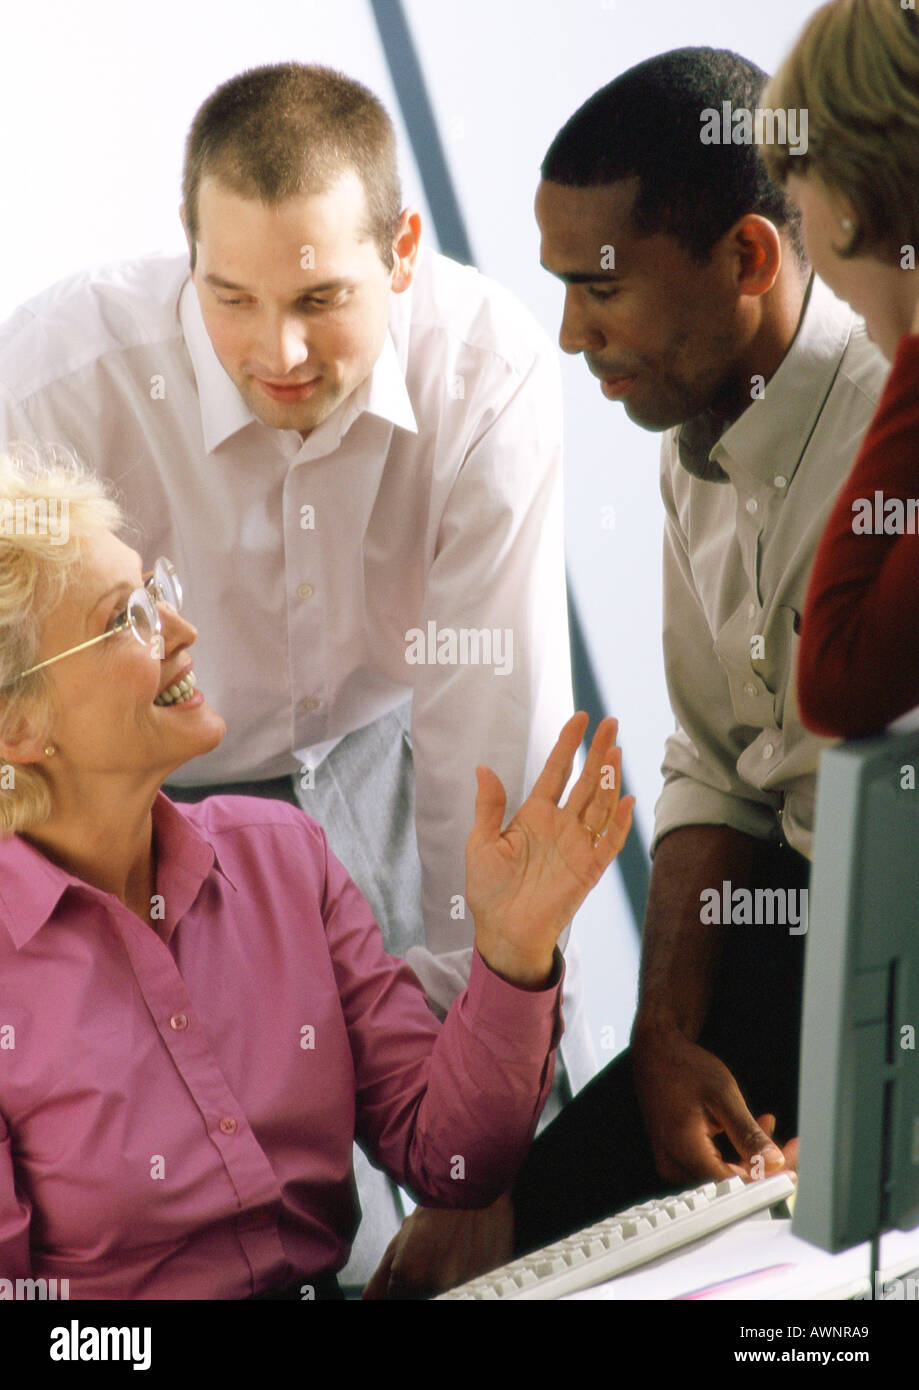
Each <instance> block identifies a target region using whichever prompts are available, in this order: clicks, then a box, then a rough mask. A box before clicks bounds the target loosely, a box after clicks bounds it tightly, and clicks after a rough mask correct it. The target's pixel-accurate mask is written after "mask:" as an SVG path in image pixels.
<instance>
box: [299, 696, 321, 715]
mask: <svg viewBox="0 0 919 1390" xmlns="http://www.w3.org/2000/svg"><path fill="white" fill-rule="evenodd" d="M300 708H301V709H304V710H306V712H307V714H312V713H313V711H314V710H317V709H318V708H319V701H318V700H314V699H313V697H312V695H308V696H307V698H306V699H305V700H301V701H300Z"/></svg>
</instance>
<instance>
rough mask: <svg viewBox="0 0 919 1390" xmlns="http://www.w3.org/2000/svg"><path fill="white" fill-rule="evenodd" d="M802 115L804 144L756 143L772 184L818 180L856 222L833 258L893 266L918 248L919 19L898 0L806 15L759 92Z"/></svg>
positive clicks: (836, 5) (839, 0)
mask: <svg viewBox="0 0 919 1390" xmlns="http://www.w3.org/2000/svg"><path fill="white" fill-rule="evenodd" d="M763 104H764V105H765V106H770V107H774V108H780V107H784V108H786V109H789V110H790V109H794V108H798V109H799V110H806V111H807V113H808V127H809V130H808V147H807V151H806V152H805V153H804V154H795V155H793V154H791V152H790V150H789V149H788V148H787V146H786V145H783V144H781V143H775V144H769V145H764V146H762V150H761V152H762V156H763V159H764V161H765V163H766V167H767V168H768V170H769V173H770V174H771V175H772V177H773V178H774V179H775V181H776V182H777V183H779V184H784V182H785V180H786V179H787V177H788V175H789V174H798V175H801V176H805V175H806V174H807V173H808V172H810V173H813V174H816V175H817V177H818V178H819V179H820V180H821V181H822V182H823V183H824V184H825V185H826V186H827V188H829V189H830V190H832V191H835V192H837V193H840V194H842V195H843V196H844V197H845V198H846V199H847V200H848V201H849V202H850V203H851V205H852V207H853V209H854V212H855V225H854V228H853V230H852V233H851V235H850V236H849V238H848V240H847V242H846V244H845V245H844V246H842V247H840V248H839V254H840V255H842V256H855V255H857V254H862V255H873V256H876V257H877V259H879V260H882V261H887V262H894V261H896V262H899V260H900V255H901V248H902V247H903V246H906V245H910V246H914V247H915V246H916V245H917V244H919V196H917V189H919V23H917V18H916V13H915V11H910V10H906V9H903V8H902V7H901V5H900V0H831V2H830V3H829V4H825V5H823V6H822V7H821V8H820V9H819V10H817V12H816V13H815V14H814V15H812V16H811V18H810V19H809V20H808V22H807V24H806V25H805V27H804V29H803V31H802V33H801V36H800V38H799V39H798V42H797V43H796V44H795V46H794V48H793V50H792V52H791V53H790V54H789V56H788V57H787V58H786V59H785V61H784V63H783V64H782V66H781V67H780V68H779V70H778V72H777V73H776V75H775V77H774V78H773V79H772V82H771V83H770V84H769V86H768V88H767V89H766V91H765V92H764V94H763Z"/></svg>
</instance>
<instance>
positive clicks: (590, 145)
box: [541, 48, 806, 266]
mask: <svg viewBox="0 0 919 1390" xmlns="http://www.w3.org/2000/svg"><path fill="white" fill-rule="evenodd" d="M768 80H769V79H768V75H767V74H766V73H765V72H763V70H762V69H761V68H758V67H757V66H756V64H755V63H751V62H749V61H748V60H747V59H746V58H741V57H740V55H739V54H737V53H731V52H729V51H728V50H727V49H716V48H677V49H674V50H673V51H672V52H671V53H662V54H660V55H659V56H658V57H655V58H649V59H648V60H647V61H646V62H644V63H639V64H638V66H637V67H634V68H630V69H629V70H628V72H624V73H623V74H622V75H621V76H620V77H617V78H615V79H614V81H612V82H610V83H608V84H607V86H605V87H601V89H600V91H599V92H595V93H594V95H593V96H592V97H591V98H590V99H589V100H588V101H586V102H585V103H584V105H583V106H582V107H581V108H580V109H579V110H578V111H576V112H575V113H574V115H573V116H572V117H571V118H570V120H568V121H567V122H566V123H565V125H564V126H563V127H562V129H561V130H560V131H559V133H558V134H557V135H556V137H555V139H554V140H553V141H552V144H551V145H550V146H549V149H548V151H547V153H546V157H545V159H544V160H543V162H542V170H541V172H542V177H543V179H546V180H548V181H550V182H552V183H559V184H563V185H565V186H566V187H569V188H593V187H596V186H599V185H603V184H611V183H617V182H618V181H619V180H620V179H627V178H634V177H637V178H638V180H639V187H638V193H637V195H636V198H635V203H634V206H633V210H632V224H633V226H634V228H635V231H636V232H637V233H638V234H639V235H640V236H641V235H643V236H651V235H654V234H655V233H666V234H667V235H669V236H672V237H673V238H674V239H675V240H676V241H677V242H679V243H680V245H681V246H683V247H684V248H685V250H686V251H688V252H689V253H690V255H691V256H692V257H693V258H694V259H695V260H697V261H699V262H701V263H705V262H707V261H708V260H710V258H711V254H712V251H713V249H714V247H715V245H716V243H717V242H718V241H719V240H720V239H721V237H722V236H723V235H724V233H725V232H726V231H727V230H728V228H729V227H731V226H733V224H734V223H735V222H736V221H737V219H738V218H740V217H743V216H744V214H745V213H750V212H755V213H759V214H760V215H761V216H763V217H768V218H769V220H770V221H771V222H773V223H774V224H775V225H776V226H777V227H779V228H785V229H786V230H787V232H788V234H789V236H790V237H791V240H792V244H793V246H794V250H795V254H796V256H797V258H798V261H799V263H800V264H801V265H802V266H803V265H805V264H806V257H805V253H804V246H803V242H802V239H801V219H800V214H799V212H798V210H797V208H796V207H795V206H794V204H793V203H792V202H791V201H790V200H789V199H788V198H787V197H786V196H785V194H784V193H783V191H782V190H781V189H780V188H778V187H777V186H776V185H775V184H774V183H773V182H772V180H771V179H770V177H769V175H768V173H767V172H766V167H765V165H764V163H763V161H762V159H761V157H760V155H759V152H758V150H757V147H756V145H755V144H754V143H752V142H751V143H749V144H738V145H735V144H730V145H723V144H704V143H703V142H702V138H701V135H702V131H703V129H704V127H705V122H704V118H703V115H702V113H703V112H704V111H706V110H709V111H710V110H711V109H712V108H714V109H715V110H716V111H717V113H718V115H719V117H720V116H721V113H722V103H723V102H730V103H731V106H732V107H733V109H734V110H737V109H739V108H745V109H747V110H749V111H750V112H751V113H752V112H753V111H754V110H755V109H756V107H757V105H758V104H759V97H760V94H761V93H762V91H763V89H764V88H765V86H766V83H767V81H768Z"/></svg>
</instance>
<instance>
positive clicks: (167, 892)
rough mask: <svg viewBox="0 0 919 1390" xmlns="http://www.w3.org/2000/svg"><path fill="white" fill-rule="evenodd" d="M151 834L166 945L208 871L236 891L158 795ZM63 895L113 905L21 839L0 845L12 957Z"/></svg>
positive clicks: (191, 828)
mask: <svg viewBox="0 0 919 1390" xmlns="http://www.w3.org/2000/svg"><path fill="white" fill-rule="evenodd" d="M153 828H154V832H155V835H156V848H157V861H158V862H157V883H156V888H157V892H158V893H162V895H163V898H164V902H165V907H166V920H165V922H164V923H163V926H164V927H165V928H166V930H165V931H161V935H163V936H164V937H165V938H166V939H167V940H168V938H169V936H171V934H172V931H173V929H174V928H175V926H176V924H177V923H178V922H179V921H181V919H182V917H183V916H184V915H185V913H186V912H187V911H188V909H189V908H190V907H191V905H192V903H193V902H194V900H195V898H196V897H197V896H198V894H199V892H200V891H201V886H202V884H203V883H204V881H205V879H206V878H207V877H208V875H209V874H210V873H211V871H212V870H214V871H216V872H217V873H219V874H220V875H221V877H222V878H224V879H225V880H226V882H227V883H228V884H229V885H230V887H231V888H233V889H234V891H235V888H236V885H235V884H234V883H233V881H232V879H230V878H229V877H228V875H227V874H226V873H225V872H224V870H223V869H222V868H221V866H220V864H219V862H218V860H217V855H216V853H215V851H214V847H213V846H212V845H211V844H210V843H209V841H208V840H206V839H205V837H204V835H203V834H202V833H201V831H200V830H199V829H198V827H197V826H195V825H192V824H191V822H190V821H189V820H188V819H187V818H186V816H185V815H184V814H183V813H182V811H181V810H180V809H179V807H177V806H174V805H173V803H172V802H171V801H170V800H169V799H168V797H166V796H165V795H164V794H163V793H162V792H159V793H158V794H157V798H156V801H155V802H154V803H153ZM68 889H72V890H75V891H77V892H82V893H88V894H90V895H91V896H94V897H95V898H97V899H98V900H99V901H101V902H115V901H116V900H115V899H114V898H113V897H112V895H111V894H110V893H105V892H103V891H102V889H100V888H95V887H93V885H92V884H89V883H86V882H85V881H84V880H83V879H81V878H77V877H76V875H75V874H72V873H69V872H68V870H66V869H63V868H61V867H60V865H58V864H55V863H54V862H53V860H51V859H49V858H48V857H47V855H46V854H43V853H42V851H41V850H40V849H38V848H36V846H35V845H32V844H30V843H29V841H28V840H26V839H23V837H22V836H21V835H13V836H12V837H11V838H10V839H8V840H4V841H2V842H0V926H3V927H5V928H6V930H7V932H8V933H9V935H10V938H11V939H12V942H13V945H14V946H15V947H16V949H17V951H18V950H21V948H22V947H23V946H24V945H25V944H26V943H27V942H28V941H30V940H31V939H32V937H33V936H34V935H35V933H36V932H37V931H39V930H40V929H41V928H42V927H43V926H44V925H45V923H46V922H48V921H49V920H50V918H51V917H52V916H53V915H54V911H55V909H56V908H57V906H58V903H59V902H60V900H61V898H62V897H63V896H64V894H65V892H66V891H67V890H68Z"/></svg>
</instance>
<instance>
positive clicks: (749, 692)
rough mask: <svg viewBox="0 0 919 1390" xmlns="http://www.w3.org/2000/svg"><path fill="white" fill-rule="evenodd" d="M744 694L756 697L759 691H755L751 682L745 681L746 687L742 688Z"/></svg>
mask: <svg viewBox="0 0 919 1390" xmlns="http://www.w3.org/2000/svg"><path fill="white" fill-rule="evenodd" d="M744 692H745V694H747V695H758V694H759V691H758V690H757V688H756V686H755V685H754V684H753V682H752V681H747V683H746V685H745V686H744Z"/></svg>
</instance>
